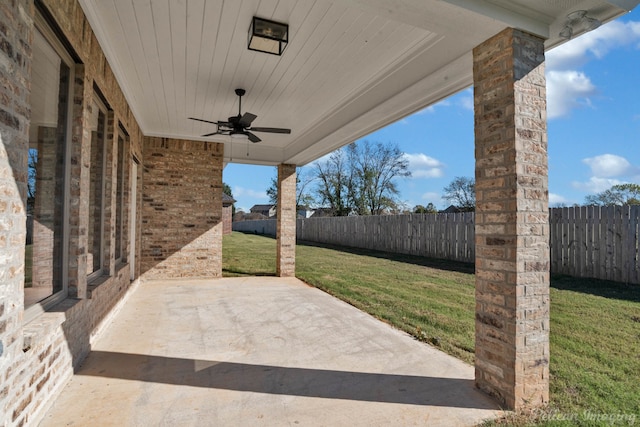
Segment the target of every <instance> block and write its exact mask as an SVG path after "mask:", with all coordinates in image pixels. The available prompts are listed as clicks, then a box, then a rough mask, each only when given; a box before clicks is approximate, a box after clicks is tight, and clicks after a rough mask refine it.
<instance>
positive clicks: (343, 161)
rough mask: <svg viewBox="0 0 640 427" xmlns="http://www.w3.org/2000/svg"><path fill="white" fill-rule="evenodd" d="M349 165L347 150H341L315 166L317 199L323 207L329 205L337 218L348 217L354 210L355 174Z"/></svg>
mask: <svg viewBox="0 0 640 427" xmlns="http://www.w3.org/2000/svg"><path fill="white" fill-rule="evenodd" d="M348 163H349V162H348V161H347V153H346V150H345V149H344V148H340V149H338V150H336V151H334V152H333V153H331V155H330V156H329V158H328V159H327V160H325V161H324V162H316V164H315V177H316V179H317V180H318V181H317V182H318V186H317V187H316V198H317V200H318V202H319V203H320V204H321V205H327V204H328V205H329V208H330V209H331V211H332V212H333V214H334V215H335V216H347V215H349V213H350V212H351V208H352V203H351V201H352V199H353V197H352V193H353V174H352V173H351V169H350V167H349V164H348Z"/></svg>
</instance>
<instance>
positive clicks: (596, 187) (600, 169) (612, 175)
mask: <svg viewBox="0 0 640 427" xmlns="http://www.w3.org/2000/svg"><path fill="white" fill-rule="evenodd" d="M582 163H584V164H585V165H587V166H589V168H590V169H591V177H590V178H589V180H588V181H587V182H577V181H574V182H572V183H571V184H572V185H573V187H575V188H578V189H581V190H585V191H588V192H589V193H600V192H602V191H604V190H607V189H609V188H611V187H612V186H614V185H618V184H625V183H627V182H629V181H634V182H635V181H638V180H639V179H640V167H639V166H634V165H632V164H631V163H630V162H629V161H628V160H627V159H625V158H624V157H621V156H618V155H615V154H601V155H599V156H594V157H588V158H586V159H582Z"/></svg>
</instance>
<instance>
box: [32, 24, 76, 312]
mask: <svg viewBox="0 0 640 427" xmlns="http://www.w3.org/2000/svg"><path fill="white" fill-rule="evenodd" d="M71 82H73V61H72V60H71V58H70V57H69V55H68V54H67V53H66V52H65V51H64V49H63V48H62V46H61V44H60V43H59V42H58V41H57V40H56V39H55V37H53V33H52V31H51V30H50V29H49V28H48V27H47V26H46V24H44V22H43V20H42V19H40V17H39V16H38V17H37V19H36V30H35V33H34V39H33V62H32V78H31V85H32V86H31V125H30V128H29V151H28V181H27V241H26V245H25V284H24V305H25V309H26V308H29V307H32V306H36V305H37V304H38V303H40V302H43V301H45V300H47V302H51V303H54V302H56V301H58V298H63V297H64V296H65V291H66V274H67V271H66V265H67V264H66V261H67V252H68V251H67V248H68V242H67V241H68V239H67V237H66V236H67V230H66V224H67V220H66V219H67V213H66V210H67V208H68V207H67V200H68V185H67V183H68V181H69V179H68V170H67V169H68V168H67V164H68V158H69V154H68V147H69V146H70V144H69V139H70V134H69V129H71V123H70V118H71V108H72V102H71V100H72V99H73V98H72V87H71ZM54 295H55V296H56V297H55V298H50V297H52V296H54ZM32 312H33V311H32ZM26 317H27V318H29V317H30V313H27V316H26Z"/></svg>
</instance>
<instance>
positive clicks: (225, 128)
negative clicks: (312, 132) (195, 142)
mask: <svg viewBox="0 0 640 427" xmlns="http://www.w3.org/2000/svg"><path fill="white" fill-rule="evenodd" d="M245 93H246V92H245V90H244V89H236V95H238V97H239V100H238V115H237V116H231V117H229V119H228V120H227V121H226V122H225V121H217V122H212V121H210V120H204V119H197V118H195V117H189V119H190V120H197V121H199V122H205V123H211V124H214V125H216V126H218V130H217V131H215V132H211V133H207V134H204V135H202V136H212V135H231V137H232V138H238V139H247V138H248V139H249V141H251V142H260V141H262V140H261V139H260V138H258V137H257V136H256V135H254V134H253V132H268V133H291V129H283V128H265V127H252V126H251V123H252V122H253V121H254V120H255V119H256V117H258V116H256V115H255V114H251V113H244V114H242V97H243V95H244V94H245Z"/></svg>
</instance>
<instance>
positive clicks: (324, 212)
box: [311, 208, 334, 218]
mask: <svg viewBox="0 0 640 427" xmlns="http://www.w3.org/2000/svg"><path fill="white" fill-rule="evenodd" d="M323 216H334V212H333V209H332V208H316V209H315V210H314V212H313V215H311V218H318V217H323Z"/></svg>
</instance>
